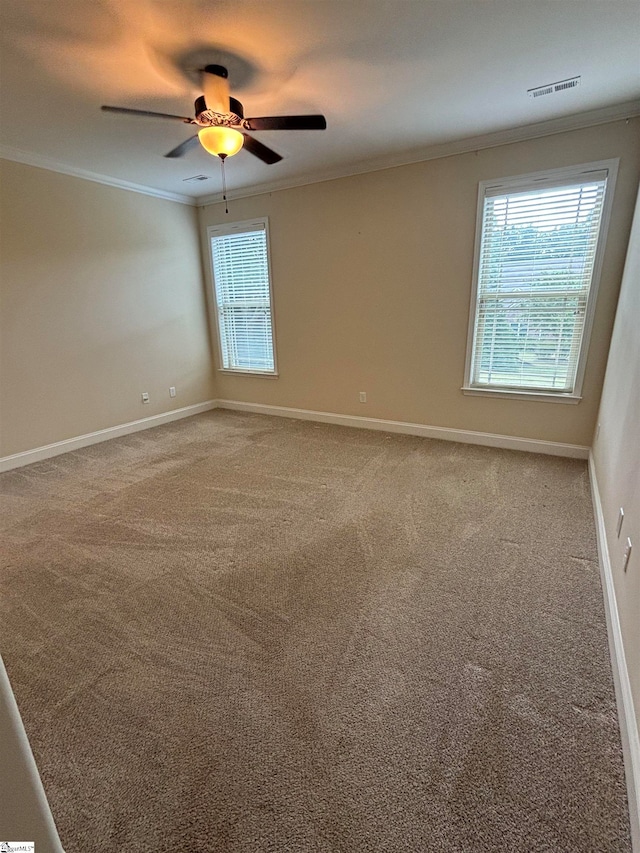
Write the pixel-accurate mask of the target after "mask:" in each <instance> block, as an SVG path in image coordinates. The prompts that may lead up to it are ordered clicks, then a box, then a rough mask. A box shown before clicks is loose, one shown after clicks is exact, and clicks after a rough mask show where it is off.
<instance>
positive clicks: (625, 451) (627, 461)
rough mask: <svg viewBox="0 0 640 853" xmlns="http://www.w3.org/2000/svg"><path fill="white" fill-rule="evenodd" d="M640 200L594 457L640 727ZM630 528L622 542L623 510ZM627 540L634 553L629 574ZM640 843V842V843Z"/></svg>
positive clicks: (623, 528)
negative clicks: (625, 560)
mask: <svg viewBox="0 0 640 853" xmlns="http://www.w3.org/2000/svg"><path fill="white" fill-rule="evenodd" d="M639 323H640V195H639V196H638V203H637V207H636V214H635V217H634V224H633V231H632V234H631V239H630V241H629V253H628V256H627V263H626V266H625V271H624V277H623V282H622V289H621V292H620V303H619V305H618V312H617V314H616V322H615V328H614V332H613V337H612V340H611V353H610V356H609V363H608V366H607V373H606V378H605V383H604V388H603V392H602V405H601V408H600V413H599V415H598V422H599V424H600V432H599V434H598V435H597V438H596V440H595V442H594V447H593V457H594V463H595V468H596V475H597V479H598V486H599V491H600V498H601V501H602V510H603V515H604V523H605V527H606V531H607V544H608V547H609V556H610V558H611V569H612V574H613V580H614V584H615V589H616V598H617V603H618V614H619V617H620V625H621V629H622V635H623V639H624V649H625V654H626V658H627V668H628V670H629V677H630V680H631V689H632V693H633V698H634V706H635V710H636V719H637V720H638V722H639V723H640V330H639ZM620 507H623V508H624V513H625V517H624V523H623V526H622V530H621V532H620V536H619V537H618V535H617V531H616V526H617V520H618V510H619V509H620ZM627 537H630V538H631V541H632V543H633V550H632V552H631V558H630V561H629V565H628V567H627V571H626V573H625V572H623V571H622V558H623V552H624V546H625V542H626V540H627ZM639 840H640V839H639Z"/></svg>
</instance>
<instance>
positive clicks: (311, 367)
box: [200, 119, 640, 445]
mask: <svg viewBox="0 0 640 853" xmlns="http://www.w3.org/2000/svg"><path fill="white" fill-rule="evenodd" d="M614 157H620V158H621V162H620V172H619V175H618V182H617V188H616V194H615V201H614V208H613V216H612V221H611V228H610V236H609V241H608V246H607V251H606V256H605V261H604V269H603V275H602V280H601V287H600V294H599V298H598V305H597V313H596V320H595V326H594V330H593V335H592V339H591V349H590V354H589V360H588V364H587V373H586V379H585V383H584V389H583V393H584V399H583V401H582V402H581V403H580V404H578V405H566V404H559V403H541V402H530V401H527V402H525V401H519V400H518V401H513V400H501V399H495V398H487V397H470V396H465V395H463V394H462V392H461V390H460V388H461V386H462V383H463V376H464V361H465V349H466V341H467V324H468V316H469V300H470V288H471V274H472V262H473V244H474V235H475V216H476V201H477V192H478V182H479V181H482V180H485V179H490V178H501V177H507V176H511V175H518V174H523V173H527V172H533V171H537V170H540V169H552V168H557V167H561V166H569V165H575V164H578V163H585V162H590V161H594V160H601V159H608V158H614ZM639 164H640V120H638V119H633V120H631V121H630V122H629V123H628V124H627V123H625V122H624V121H621V122H615V123H611V124H608V125H602V126H599V127H593V128H588V129H585V130H579V131H573V132H571V133H564V134H558V135H555V136H548V137H544V138H541V139H536V140H530V141H527V142H519V143H514V144H511V145H504V146H500V147H498V148H492V149H486V150H483V151H479V152H477V153H469V154H460V155H456V156H452V157H447V158H442V159H439V160H431V161H428V162H424V163H418V164H413V165H409V166H401V167H398V168H395V169H387V170H384V171H380V172H373V173H369V174H365V175H359V176H355V177H351V178H342V179H340V180H335V181H328V182H325V183H320V184H314V185H310V186H306V187H299V188H295V189H291V190H283V191H279V192H274V193H270V194H264V195H259V196H253V197H251V198H243V199H237V200H233V189H231V191H230V196H231V199H232V200H231V202H230V205H229V208H230V212H229V215H228V216H226V215H225V213H224V209H223V207H222V205H220V204H217V205H210V206H208V207H205V208H204V209H202V210H201V213H200V222H201V232H202V239H203V245H205V251H206V240H205V232H206V226H207V225H212V224H217V223H220V222H224V221H242V220H245V219H250V218H252V217H256V216H268V217H269V227H270V243H271V261H272V273H273V287H274V304H275V319H276V326H277V329H276V331H277V352H278V364H279V371H280V376H279V378H278V379H267V378H262V377H258V378H256V377H248V376H229V375H228V374H220V373H219V374H218V378H217V382H216V384H217V392H218V397H220V398H224V399H233V400H242V401H245V402H254V403H264V404H271V405H280V406H292V407H299V408H306V409H314V410H320V411H328V412H337V413H340V414H351V415H363V416H367V417H375V418H389V419H392V420H400V421H410V422H415V423H422V424H428V425H432V426H443V427H453V428H458V429H467V430H480V431H483V432H491V433H499V434H505V435H515V436H524V437H527V438H534V439H545V440H549V441H558V442H566V443H570V444H578V445H590V444H591V437H592V434H593V427H594V422H595V417H596V412H597V409H598V403H599V397H600V388H601V383H602V378H603V375H604V370H605V363H606V357H607V350H608V346H609V337H610V332H611V326H612V323H613V316H614V311H615V305H616V298H617V294H618V288H619V283H620V277H621V274H622V268H623V263H624V255H625V250H626V244H627V238H628V234H629V227H630V222H631V216H632V212H633V203H634V198H635V190H636V188H637V185H638V175H639ZM234 166H235V163H234V162H233V161H230V163H229V167H228V170H227V171H228V182H229V185H230V186H231V188H233V170H234ZM267 168H273V169H276V168H277V166H273V167H267V166H265V169H267ZM206 266H207V267H208V263H207V265H206ZM207 274H208V270H207ZM209 286H210V280H209ZM359 391H366V392H367V394H368V402H367V403H366V404H361V403H359V402H358V392H359Z"/></svg>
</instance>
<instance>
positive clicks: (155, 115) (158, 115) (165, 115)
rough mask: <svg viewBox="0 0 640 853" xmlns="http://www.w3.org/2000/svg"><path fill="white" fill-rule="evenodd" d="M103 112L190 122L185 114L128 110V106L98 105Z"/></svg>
mask: <svg viewBox="0 0 640 853" xmlns="http://www.w3.org/2000/svg"><path fill="white" fill-rule="evenodd" d="M100 109H101V110H103V111H104V112H105V113H123V114H124V115H129V116H151V117H152V118H172V119H176V120H177V121H184V122H187V123H189V124H190V123H191V119H190V118H185V116H174V115H171V114H170V113H153V112H151V111H150V110H130V109H129V108H128V107H105V106H102V107H100Z"/></svg>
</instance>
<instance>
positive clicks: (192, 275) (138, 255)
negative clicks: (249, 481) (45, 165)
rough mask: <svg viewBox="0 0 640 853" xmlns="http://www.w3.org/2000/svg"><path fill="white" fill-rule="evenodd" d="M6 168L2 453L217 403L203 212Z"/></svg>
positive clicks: (0, 322)
mask: <svg viewBox="0 0 640 853" xmlns="http://www.w3.org/2000/svg"><path fill="white" fill-rule="evenodd" d="M0 170H1V171H0V175H1V180H2V183H1V197H2V200H1V225H0V229H1V235H2V238H1V239H2V243H1V247H0V249H1V264H2V266H1V280H0V281H1V283H0V287H1V289H0V456H5V455H9V454H12V453H16V452H19V451H22V450H27V449H31V448H35V447H39V446H42V445H45V444H49V443H52V442H56V441H60V440H62V439H65V438H71V437H73V436H77V435H82V434H84V433H88V432H93V431H94V430H99V429H103V428H106V427H109V426H115V425H117V424H122V423H126V422H128V421H132V420H136V419H138V418H142V417H147V416H149V415H154V414H158V413H160V412H164V411H167V410H170V409H175V408H178V407H180V406H186V405H189V404H191V403H197V402H202V401H204V400H207V399H210V398H211V397H213V396H214V393H213V386H212V380H213V376H212V370H211V352H210V342H209V334H208V328H207V324H206V319H205V308H204V294H203V286H202V269H201V262H200V254H199V247H198V239H197V227H196V212H195V210H194V209H193V208H191V207H188V206H185V205H182V204H178V203H176V202H170V201H164V200H161V199H158V198H152V197H149V196H146V195H140V194H138V193H134V192H129V191H126V190H120V189H115V188H112V187H107V186H103V185H102V184H97V183H93V182H90V181H85V180H81V179H79V178H72V177H69V176H67V175H60V174H57V173H54V172H49V171H45V170H43V169H36V168H33V167H30V166H24V165H21V164H17V163H13V162H9V161H6V160H2V161H0ZM170 385H175V386H176V388H177V396H176V398H175V399H170V398H169V391H168V389H169V386H170ZM143 391H148V392H149V394H150V395H151V402H150V404H148V405H144V406H143V405H142V403H141V400H140V395H141V392H143Z"/></svg>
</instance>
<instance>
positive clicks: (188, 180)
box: [182, 175, 209, 184]
mask: <svg viewBox="0 0 640 853" xmlns="http://www.w3.org/2000/svg"><path fill="white" fill-rule="evenodd" d="M208 180H209V176H208V175H194V176H193V177H192V178H183V179H182V182H183V183H184V184H197V183H198V181H208Z"/></svg>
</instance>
